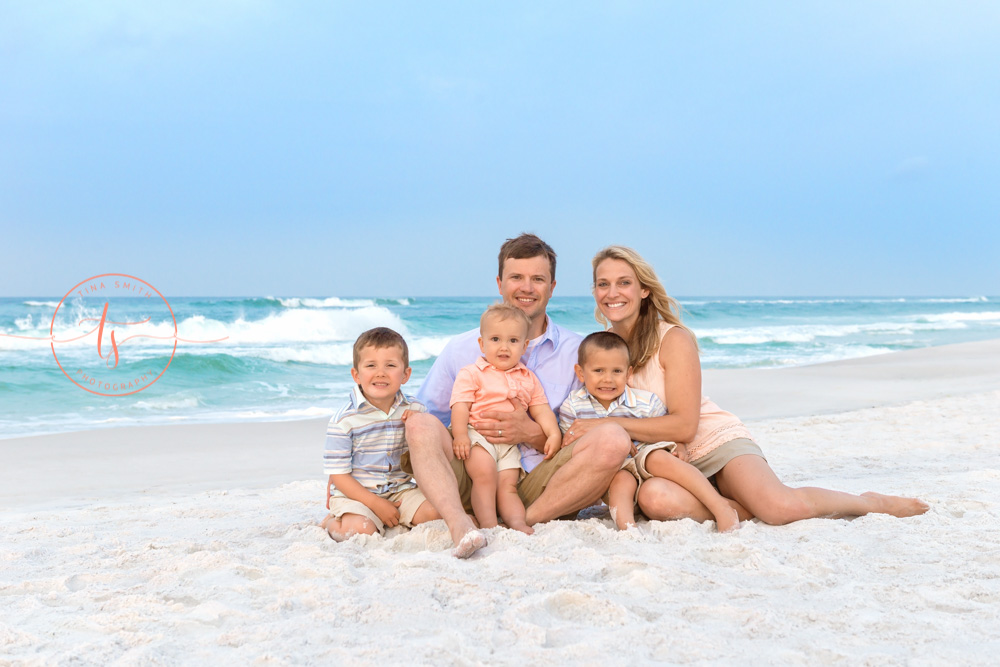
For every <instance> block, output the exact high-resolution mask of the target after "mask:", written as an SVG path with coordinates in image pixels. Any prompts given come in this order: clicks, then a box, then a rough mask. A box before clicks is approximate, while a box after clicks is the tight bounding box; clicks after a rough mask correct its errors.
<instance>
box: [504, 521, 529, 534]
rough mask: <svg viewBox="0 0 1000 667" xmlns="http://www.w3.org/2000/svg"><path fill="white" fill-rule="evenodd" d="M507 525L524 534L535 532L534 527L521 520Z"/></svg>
mask: <svg viewBox="0 0 1000 667" xmlns="http://www.w3.org/2000/svg"><path fill="white" fill-rule="evenodd" d="M507 527H508V528H512V529H513V530H519V531H521V532H522V533H524V534H525V535H534V534H535V529H534V528H532V527H531V526H529V525H528V524H526V523H524V522H523V521H522V522H521V523H509V524H507Z"/></svg>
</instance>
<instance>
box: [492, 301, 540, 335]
mask: <svg viewBox="0 0 1000 667" xmlns="http://www.w3.org/2000/svg"><path fill="white" fill-rule="evenodd" d="M492 319H496V320H498V321H501V322H502V321H503V320H510V319H514V320H520V321H522V322H524V328H525V329H531V318H530V317H528V315H527V313H525V312H524V311H523V310H521V309H520V308H518V307H517V306H512V305H510V304H509V303H502V302H501V303H494V304H493V305H492V306H490V307H489V308H487V309H486V310H485V311H484V312H483V315H482V317H480V318H479V333H483V327H484V326H486V320H492Z"/></svg>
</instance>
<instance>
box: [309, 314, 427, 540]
mask: <svg viewBox="0 0 1000 667" xmlns="http://www.w3.org/2000/svg"><path fill="white" fill-rule="evenodd" d="M410 371H411V369H410V363H409V351H408V349H407V347H406V341H405V340H403V337H402V336H400V335H399V334H398V333H396V332H395V331H393V330H392V329H387V328H386V327H378V328H375V329H370V330H368V331H366V332H364V333H363V334H361V335H360V336H358V339H357V340H356V341H355V342H354V367H353V368H352V369H351V377H352V378H353V379H354V382H356V383H357V384H356V386H355V387H354V389H353V390H352V391H351V397H350V400H349V401H348V403H347V405H345V406H344V407H342V408H341V409H340V410H339V411H338V412H337V414H336V415H335V416H334V417H333V419H331V420H330V424H329V426H328V427H327V431H326V448H325V451H324V452H323V470H324V471H325V472H326V473H327V474H328V475H329V476H330V479H329V482H328V484H327V497H326V506H327V509H329V510H330V514H329V516H327V517H326V519H324V520H323V523H322V524H321V525H322V526H323V528H325V529H326V531H327V532H328V533H329V534H330V537H332V538H333V539H334V540H336V541H338V542H339V541H342V540H345V539H347V538H348V537H350V536H351V535H355V534H358V533H362V534H365V535H373V534H374V533H375V531H378V532H379V533H380V534H382V533H384V532H385V528H386V527H390V528H391V527H393V526H396V525H397V524H399V525H403V526H415V525H417V524H419V523H423V522H425V521H433V520H434V519H440V518H441V517H440V516H439V515H438V513H437V511H436V510H435V509H434V508H433V507H432V506H431V504H430V503H429V502H427V499H426V498H424V494H423V493H421V492H420V489H418V488H417V485H416V482H414V481H413V479H412V477H411V476H410V475H409V474H408V473H406V472H404V471H403V470H402V469H401V468H400V457H401V456H402V454H403V452H405V451H406V441H405V432H404V430H403V415H404V413H405V412H406V411H407V410H414V411H417V412H424V411H425V409H424V406H423V405H421V404H420V403H418V402H416V401H415V400H414V399H413V398H412V397H410V396H407V395H406V394H404V393H403V392H402V391H400V387H401V386H402V385H404V384H406V381H407V380H409V379H410Z"/></svg>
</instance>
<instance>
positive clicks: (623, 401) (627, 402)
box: [582, 385, 636, 414]
mask: <svg viewBox="0 0 1000 667" xmlns="http://www.w3.org/2000/svg"><path fill="white" fill-rule="evenodd" d="M582 391H583V393H584V394H585V395H586V396H587V397H588V398H590V402H591V403H592V404H593V405H594V408H595V409H596V408H598V407H599V408H601V410H605V412H607V413H608V414H610V413H611V412H613V411H614V409H615V408H617V407H618V406H620V405H624V406H625V407H627V408H633V409H634V408H635V407H636V400H635V393H633V391H632V388H631V387H629V386H628V385H625V392H624V393H623V394H622V395H621V396H619V397H618V398H616V399H615V400H613V401H611V405H609V406H608V407H607V408H606V409H605V407H604V406H603V405H601V402H600V401H599V400H597V399H596V398H594V397H593V396H591V395H590V392H588V391H587V388H586V387H583V388H582Z"/></svg>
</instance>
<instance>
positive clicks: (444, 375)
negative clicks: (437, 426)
mask: <svg viewBox="0 0 1000 667" xmlns="http://www.w3.org/2000/svg"><path fill="white" fill-rule="evenodd" d="M477 337H478V330H474V331H467V332H465V333H461V334H458V335H457V336H455V337H454V338H452V339H451V340H450V341H448V344H447V345H445V346H444V349H443V350H441V354H439V355H438V358H437V359H435V360H434V364H433V365H432V366H431V369H430V370H429V371H428V372H427V377H425V378H424V380H423V382H421V383H420V389H419V390H418V391H417V400H418V401H420V402H421V403H423V404H424V406H426V407H427V411H428V412H429V413H431V414H432V415H434V416H435V417H437V418H438V419H439V420H441V423H442V424H444V425H445V426H448V425H449V424H451V390H452V387H454V386H455V378H456V377H458V371H459V370H461V369H462V367H463V366H468V365H469V364H471V363H474V362H475V361H476V357H478V356H479V345H478V343H477V342H476V340H477Z"/></svg>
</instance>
